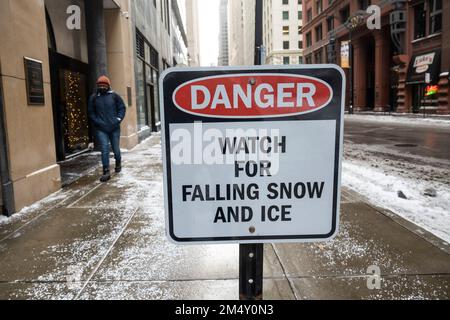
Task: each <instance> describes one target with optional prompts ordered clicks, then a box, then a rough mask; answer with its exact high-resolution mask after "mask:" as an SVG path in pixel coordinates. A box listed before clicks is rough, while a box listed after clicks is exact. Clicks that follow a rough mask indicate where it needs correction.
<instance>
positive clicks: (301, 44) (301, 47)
mask: <svg viewBox="0 0 450 320" xmlns="http://www.w3.org/2000/svg"><path fill="white" fill-rule="evenodd" d="M298 48H299V49H303V41H299V42H298Z"/></svg>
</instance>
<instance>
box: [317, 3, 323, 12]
mask: <svg viewBox="0 0 450 320" xmlns="http://www.w3.org/2000/svg"><path fill="white" fill-rule="evenodd" d="M322 11H323V1H322V0H316V14H320V13H321V12H322Z"/></svg>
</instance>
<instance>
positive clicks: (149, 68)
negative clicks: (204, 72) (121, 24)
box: [131, 0, 173, 141]
mask: <svg viewBox="0 0 450 320" xmlns="http://www.w3.org/2000/svg"><path fill="white" fill-rule="evenodd" d="M131 7H132V11H131V12H132V15H131V16H132V19H131V20H132V31H133V36H134V44H135V45H134V46H133V47H134V48H135V50H134V61H135V63H134V73H135V82H136V87H135V91H136V112H137V130H138V139H139V141H142V140H143V139H145V138H147V137H148V136H150V135H151V133H152V132H156V131H158V130H160V128H161V113H160V109H159V75H160V74H161V72H162V71H164V70H165V69H166V68H168V67H170V66H172V63H173V57H172V52H171V46H172V43H171V42H172V39H171V14H172V13H171V10H170V8H171V7H170V0H160V1H147V0H133V1H131Z"/></svg>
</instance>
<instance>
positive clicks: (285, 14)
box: [283, 11, 289, 20]
mask: <svg viewBox="0 0 450 320" xmlns="http://www.w3.org/2000/svg"><path fill="white" fill-rule="evenodd" d="M283 20H289V11H283Z"/></svg>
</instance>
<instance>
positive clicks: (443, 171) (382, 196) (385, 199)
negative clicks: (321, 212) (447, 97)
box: [343, 143, 450, 242]
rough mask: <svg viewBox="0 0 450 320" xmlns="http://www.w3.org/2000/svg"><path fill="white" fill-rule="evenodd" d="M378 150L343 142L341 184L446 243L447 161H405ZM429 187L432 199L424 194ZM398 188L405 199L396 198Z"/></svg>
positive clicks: (449, 226) (449, 224)
mask: <svg viewBox="0 0 450 320" xmlns="http://www.w3.org/2000/svg"><path fill="white" fill-rule="evenodd" d="M380 150H381V149H380ZM380 150H378V151H377V150H376V148H374V147H368V146H361V145H355V144H352V143H347V144H346V145H345V161H344V164H343V185H344V186H346V187H349V188H351V189H353V190H355V191H357V192H359V193H361V194H362V195H363V196H365V197H366V198H367V199H368V200H369V201H370V202H371V203H373V204H375V205H377V206H380V207H382V208H385V209H389V210H391V211H392V212H394V213H396V214H397V215H399V216H401V217H403V218H404V219H406V220H408V221H411V222H413V223H415V224H417V225H419V226H420V227H422V228H424V229H425V230H427V231H429V232H431V233H433V234H434V235H436V236H438V237H439V238H441V239H443V240H445V241H447V242H450V178H449V175H448V173H449V170H448V168H449V167H450V164H448V163H446V164H445V163H443V162H445V161H440V162H438V163H429V159H420V158H418V157H415V158H416V161H405V158H402V157H400V156H398V155H396V156H394V157H387V156H386V155H385V154H383V152H381V151H380ZM404 156H405V157H408V156H407V155H404ZM427 163H428V164H427ZM429 188H432V189H434V190H436V192H437V196H436V197H435V198H433V197H429V196H426V195H424V192H425V190H426V189H429ZM399 191H402V192H403V193H404V194H405V195H406V197H407V199H402V198H400V197H399V196H398V192H399Z"/></svg>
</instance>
